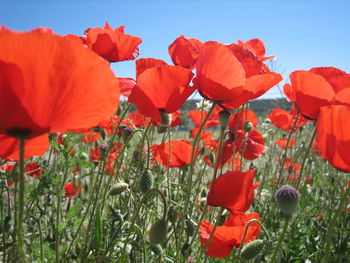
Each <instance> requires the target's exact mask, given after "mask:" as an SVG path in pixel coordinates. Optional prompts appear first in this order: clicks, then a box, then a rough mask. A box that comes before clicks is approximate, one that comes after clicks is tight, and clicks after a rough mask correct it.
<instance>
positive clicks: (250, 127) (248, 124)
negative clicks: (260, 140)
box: [243, 121, 254, 132]
mask: <svg viewBox="0 0 350 263" xmlns="http://www.w3.org/2000/svg"><path fill="white" fill-rule="evenodd" d="M253 129H254V126H253V123H251V122H250V121H245V122H244V123H243V130H244V131H245V132H250V131H251V130H253Z"/></svg>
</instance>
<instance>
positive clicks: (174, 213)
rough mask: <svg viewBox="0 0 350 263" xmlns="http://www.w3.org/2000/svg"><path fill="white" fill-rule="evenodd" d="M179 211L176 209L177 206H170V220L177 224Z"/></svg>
mask: <svg viewBox="0 0 350 263" xmlns="http://www.w3.org/2000/svg"><path fill="white" fill-rule="evenodd" d="M177 216H178V213H177V211H176V208H175V207H174V206H170V207H169V209H168V220H169V221H170V222H171V223H173V224H175V223H176V220H177Z"/></svg>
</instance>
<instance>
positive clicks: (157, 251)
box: [151, 244, 163, 256]
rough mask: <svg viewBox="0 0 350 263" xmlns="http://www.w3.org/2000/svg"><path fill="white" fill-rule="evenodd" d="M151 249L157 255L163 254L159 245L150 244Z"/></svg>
mask: <svg viewBox="0 0 350 263" xmlns="http://www.w3.org/2000/svg"><path fill="white" fill-rule="evenodd" d="M151 250H152V252H153V253H154V254H156V255H157V256H161V255H162V254H163V249H162V247H161V245H159V244H158V245H151Z"/></svg>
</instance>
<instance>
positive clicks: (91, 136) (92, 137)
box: [82, 132, 101, 144]
mask: <svg viewBox="0 0 350 263" xmlns="http://www.w3.org/2000/svg"><path fill="white" fill-rule="evenodd" d="M100 138H101V134H100V133H99V132H86V133H85V135H84V137H83V139H82V142H84V143H90V144H91V143H94V142H96V141H97V140H99V139H100Z"/></svg>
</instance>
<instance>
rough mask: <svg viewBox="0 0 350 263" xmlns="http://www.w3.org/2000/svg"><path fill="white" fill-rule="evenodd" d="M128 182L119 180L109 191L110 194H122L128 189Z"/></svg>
mask: <svg viewBox="0 0 350 263" xmlns="http://www.w3.org/2000/svg"><path fill="white" fill-rule="evenodd" d="M128 186H129V185H128V184H127V183H124V182H118V183H116V184H115V185H114V186H113V187H112V188H111V190H110V191H109V193H108V194H109V195H118V194H121V193H122V192H125V191H126V190H127V189H128Z"/></svg>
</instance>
